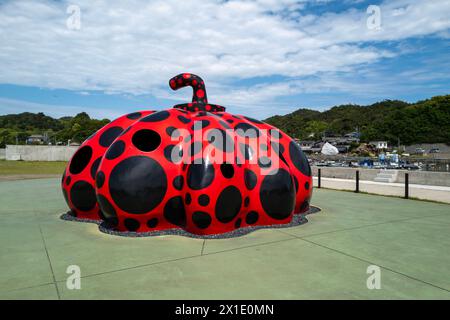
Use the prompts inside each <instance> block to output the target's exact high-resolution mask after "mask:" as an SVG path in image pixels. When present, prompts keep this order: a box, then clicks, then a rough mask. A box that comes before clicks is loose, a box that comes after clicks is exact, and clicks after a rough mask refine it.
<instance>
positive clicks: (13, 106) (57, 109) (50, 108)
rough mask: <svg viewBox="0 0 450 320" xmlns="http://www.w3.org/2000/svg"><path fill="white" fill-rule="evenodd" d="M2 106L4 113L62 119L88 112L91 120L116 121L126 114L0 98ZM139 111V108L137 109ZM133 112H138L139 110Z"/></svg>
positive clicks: (99, 108) (101, 108)
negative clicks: (24, 113) (40, 115)
mask: <svg viewBox="0 0 450 320" xmlns="http://www.w3.org/2000/svg"><path fill="white" fill-rule="evenodd" d="M0 105H1V106H2V113H4V114H13V113H21V112H34V113H37V112H43V113H45V114H46V115H49V116H52V117H55V118H60V117H65V116H74V115H76V114H78V113H80V112H87V113H88V114H89V116H90V117H91V118H95V119H104V118H109V119H115V118H118V117H120V116H121V115H123V114H124V113H125V112H123V110H122V111H114V110H111V108H106V107H101V106H99V107H95V108H92V107H83V106H66V105H54V104H44V103H35V102H29V101H22V100H16V99H6V98H0ZM137 109H139V108H137ZM137 109H136V110H133V111H138V110H137Z"/></svg>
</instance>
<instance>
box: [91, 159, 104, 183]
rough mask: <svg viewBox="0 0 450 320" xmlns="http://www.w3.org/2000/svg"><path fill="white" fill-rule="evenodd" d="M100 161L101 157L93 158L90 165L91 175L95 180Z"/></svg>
mask: <svg viewBox="0 0 450 320" xmlns="http://www.w3.org/2000/svg"><path fill="white" fill-rule="evenodd" d="M100 161H102V157H98V158H97V159H95V161H94V163H93V164H92V166H91V177H92V179H94V180H95V176H96V175H97V170H98V166H99V165H100Z"/></svg>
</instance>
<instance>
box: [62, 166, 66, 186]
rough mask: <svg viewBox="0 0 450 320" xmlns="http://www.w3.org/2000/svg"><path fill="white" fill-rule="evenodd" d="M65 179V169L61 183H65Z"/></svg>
mask: <svg viewBox="0 0 450 320" xmlns="http://www.w3.org/2000/svg"><path fill="white" fill-rule="evenodd" d="M64 179H66V170H65V169H64V172H63V175H62V177H61V183H64Z"/></svg>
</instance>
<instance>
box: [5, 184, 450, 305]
mask: <svg viewBox="0 0 450 320" xmlns="http://www.w3.org/2000/svg"><path fill="white" fill-rule="evenodd" d="M313 205H316V206H318V207H320V208H321V209H322V211H321V212H320V213H317V214H314V215H310V216H308V220H309V222H308V223H306V224H304V225H301V226H297V227H292V228H285V229H271V230H267V229H266V230H259V231H256V232H253V233H251V234H249V235H246V236H243V237H240V238H234V239H222V240H206V241H205V240H201V239H191V238H185V237H179V236H164V237H149V238H124V237H118V236H111V235H107V234H103V233H101V232H100V231H98V227H97V225H95V224H89V223H77V222H69V221H63V220H60V219H59V216H60V215H61V214H62V213H63V212H65V211H66V210H67V208H66V205H65V203H64V200H63V197H62V194H61V192H60V189H59V179H34V180H18V181H1V182H0V261H1V264H0V298H1V299H450V253H449V252H450V250H449V248H450V232H449V231H450V205H445V204H439V203H430V202H422V201H415V200H403V199H399V198H392V197H383V196H375V195H367V194H355V193H351V192H344V191H332V190H325V189H320V190H319V189H316V190H315V191H314V195H313ZM70 265H77V266H79V267H80V269H81V277H82V278H81V289H80V290H76V289H75V290H69V289H68V288H67V286H66V280H67V277H68V276H69V274H67V273H66V270H67V267H68V266H70ZM370 265H376V266H379V267H380V268H381V289H372V290H369V289H368V288H367V285H366V281H367V278H368V277H369V274H367V268H368V267H369V266H370Z"/></svg>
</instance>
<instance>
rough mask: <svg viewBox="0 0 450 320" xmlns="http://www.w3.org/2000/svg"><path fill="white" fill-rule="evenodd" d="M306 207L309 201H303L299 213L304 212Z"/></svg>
mask: <svg viewBox="0 0 450 320" xmlns="http://www.w3.org/2000/svg"><path fill="white" fill-rule="evenodd" d="M308 207H309V201H308V200H305V201H303V202H302V204H301V206H300V212H302V211H305V210H306V209H307V208H308Z"/></svg>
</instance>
